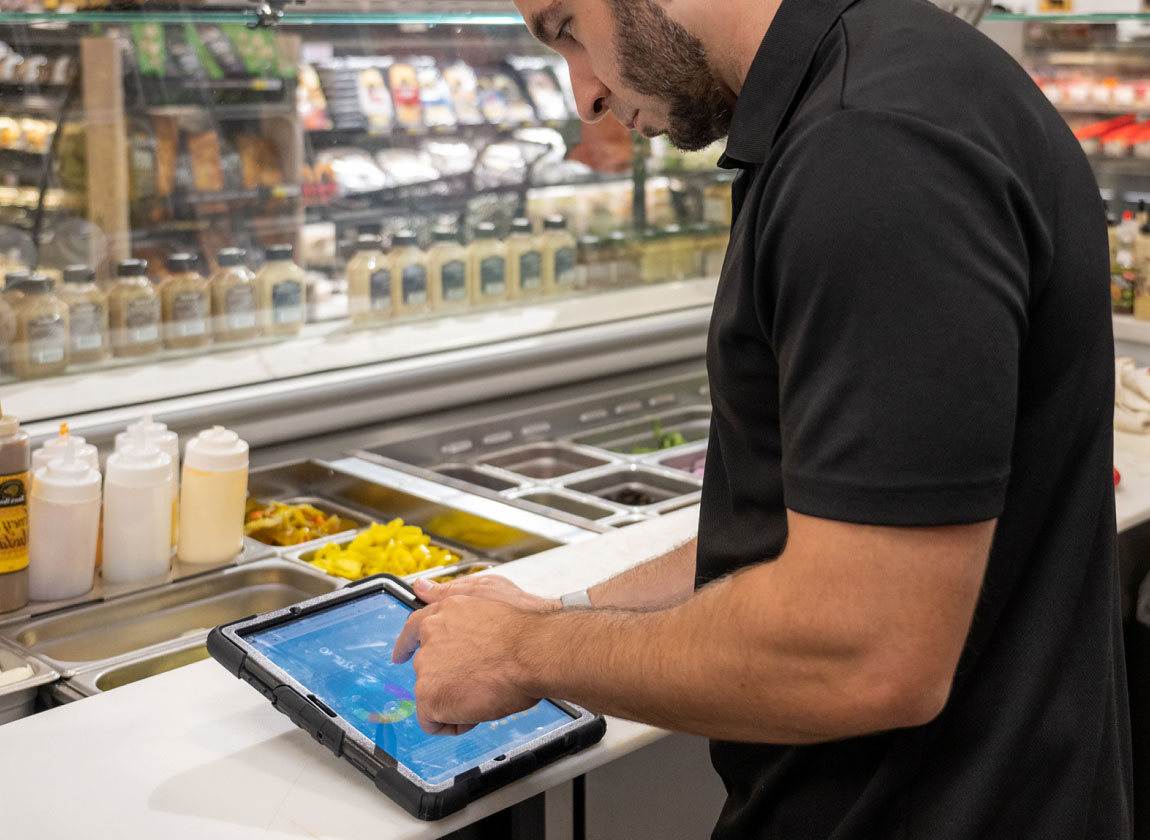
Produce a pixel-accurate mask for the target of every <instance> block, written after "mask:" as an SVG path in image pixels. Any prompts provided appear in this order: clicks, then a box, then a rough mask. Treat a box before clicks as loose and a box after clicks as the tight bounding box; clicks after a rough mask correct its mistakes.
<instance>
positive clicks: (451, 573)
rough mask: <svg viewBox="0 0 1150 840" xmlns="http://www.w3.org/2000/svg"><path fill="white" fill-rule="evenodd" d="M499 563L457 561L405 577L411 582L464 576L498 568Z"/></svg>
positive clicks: (489, 561)
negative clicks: (422, 579)
mask: <svg viewBox="0 0 1150 840" xmlns="http://www.w3.org/2000/svg"><path fill="white" fill-rule="evenodd" d="M499 565H500V564H499V563H496V562H494V561H491V560H474V561H472V562H470V563H456V564H455V565H453V566H440V567H439V568H438V569H428V570H427V571H425V572H417V573H416V574H414V575H408V576H407V577H405V578H403V579H404V580H406V581H407V582H408V583H410V582H412V581H415V580H419V579H420V578H435V579H438V578H444V577H464V576H465V575H473V574H475V573H476V572H485V571H487V570H488V569H495V568H498V567H499Z"/></svg>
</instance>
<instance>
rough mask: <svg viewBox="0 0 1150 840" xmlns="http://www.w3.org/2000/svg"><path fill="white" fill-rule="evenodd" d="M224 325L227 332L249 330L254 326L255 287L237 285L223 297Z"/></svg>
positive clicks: (245, 284)
mask: <svg viewBox="0 0 1150 840" xmlns="http://www.w3.org/2000/svg"><path fill="white" fill-rule="evenodd" d="M224 308H225V310H226V312H227V314H226V315H224V323H225V324H226V325H227V330H228V331H229V332H238V331H240V330H250V329H251V328H252V327H254V326H255V325H256V287H255V286H252V285H250V284H248V283H242V284H237V285H235V286H232V287H231V288H230V289H228V293H227V294H226V295H225V296H224Z"/></svg>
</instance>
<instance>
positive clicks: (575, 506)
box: [515, 490, 621, 522]
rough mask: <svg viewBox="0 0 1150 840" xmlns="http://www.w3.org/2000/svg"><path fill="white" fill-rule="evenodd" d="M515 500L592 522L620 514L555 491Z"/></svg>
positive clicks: (533, 493) (617, 510)
mask: <svg viewBox="0 0 1150 840" xmlns="http://www.w3.org/2000/svg"><path fill="white" fill-rule="evenodd" d="M515 498H517V499H519V500H521V501H524V502H533V503H534V504H537V505H540V506H541V507H545V508H551V509H552V510H558V511H562V512H564V513H569V514H571V515H572V516H580V517H582V518H583V519H590V520H591V521H593V522H594V521H597V520H600V519H606V518H607V517H609V516H614V515H615V514H618V513H621V511H620V510H619V508H615V507H609V506H607V505H602V504H597V503H595V502H594V501H592V500H590V499H588V500H583V499H580V498H579V497H578V496H575V495H573V494H570V493H563V492H560V491H557V490H534V491H531V492H529V493H524V494H523V495H522V496H516V497H515Z"/></svg>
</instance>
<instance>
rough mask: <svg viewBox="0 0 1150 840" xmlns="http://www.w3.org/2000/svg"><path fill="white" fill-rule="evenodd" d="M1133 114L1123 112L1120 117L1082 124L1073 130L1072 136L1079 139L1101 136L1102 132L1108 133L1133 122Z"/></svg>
mask: <svg viewBox="0 0 1150 840" xmlns="http://www.w3.org/2000/svg"><path fill="white" fill-rule="evenodd" d="M1134 119H1135V118H1134V115H1133V114H1123V115H1122V116H1120V117H1115V118H1114V119H1112V120H1103V121H1102V122H1096V123H1091V124H1090V125H1087V126H1083V127H1082V128H1080V129H1078V130H1077V131H1076V132H1074V136H1075V137H1077V138H1078V139H1079V140H1092V139H1094V138H1096V137H1101V136H1102V135H1103V134H1109V133H1110V132H1111V131H1114V130H1116V129H1119V128H1125V127H1126V126H1128V125H1132V124H1133V123H1134Z"/></svg>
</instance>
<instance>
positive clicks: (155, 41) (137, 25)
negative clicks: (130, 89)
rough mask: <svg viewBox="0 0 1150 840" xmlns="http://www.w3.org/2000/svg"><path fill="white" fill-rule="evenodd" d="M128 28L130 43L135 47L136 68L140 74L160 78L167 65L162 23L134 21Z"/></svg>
mask: <svg viewBox="0 0 1150 840" xmlns="http://www.w3.org/2000/svg"><path fill="white" fill-rule="evenodd" d="M129 28H130V30H131V33H132V45H133V46H134V47H135V57H136V68H137V70H138V71H139V73H140V75H141V76H155V77H159V78H162V77H163V76H164V75H165V73H166V71H167V65H168V52H167V44H166V43H165V40H164V26H163V24H160V23H149V22H146V21H136V22H134V23H132V24H131V26H130V27H129Z"/></svg>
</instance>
